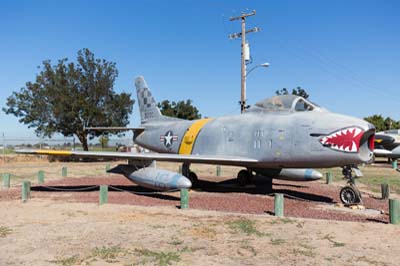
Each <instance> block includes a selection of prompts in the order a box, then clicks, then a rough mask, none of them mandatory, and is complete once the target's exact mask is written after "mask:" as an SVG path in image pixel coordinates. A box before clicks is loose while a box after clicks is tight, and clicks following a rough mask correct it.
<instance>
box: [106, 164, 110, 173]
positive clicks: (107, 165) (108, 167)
mask: <svg viewBox="0 0 400 266" xmlns="http://www.w3.org/2000/svg"><path fill="white" fill-rule="evenodd" d="M110 167H111V166H110V164H109V163H108V164H106V173H107V174H109V173H108V172H107V171H108V170H110Z"/></svg>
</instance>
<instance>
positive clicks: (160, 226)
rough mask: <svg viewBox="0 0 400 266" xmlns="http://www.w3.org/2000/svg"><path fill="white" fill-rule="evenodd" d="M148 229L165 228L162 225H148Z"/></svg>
mask: <svg viewBox="0 0 400 266" xmlns="http://www.w3.org/2000/svg"><path fill="white" fill-rule="evenodd" d="M150 227H151V228H153V229H164V228H165V226H164V225H158V224H156V225H150Z"/></svg>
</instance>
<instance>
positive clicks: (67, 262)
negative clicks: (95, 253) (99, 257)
mask: <svg viewBox="0 0 400 266" xmlns="http://www.w3.org/2000/svg"><path fill="white" fill-rule="evenodd" d="M80 261H81V259H80V258H79V256H78V255H74V256H71V257H67V258H60V259H57V260H51V261H49V262H50V263H54V264H56V265H61V266H71V265H76V264H78V262H80Z"/></svg>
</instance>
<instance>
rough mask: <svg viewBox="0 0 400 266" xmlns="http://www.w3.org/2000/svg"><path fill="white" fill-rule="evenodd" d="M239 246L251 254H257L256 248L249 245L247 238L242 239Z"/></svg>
mask: <svg viewBox="0 0 400 266" xmlns="http://www.w3.org/2000/svg"><path fill="white" fill-rule="evenodd" d="M240 248H242V249H245V250H247V251H249V252H251V254H252V255H253V256H257V251H256V249H255V248H254V247H253V246H252V245H250V243H249V241H248V240H245V241H243V242H242V245H241V246H240ZM239 253H240V252H239Z"/></svg>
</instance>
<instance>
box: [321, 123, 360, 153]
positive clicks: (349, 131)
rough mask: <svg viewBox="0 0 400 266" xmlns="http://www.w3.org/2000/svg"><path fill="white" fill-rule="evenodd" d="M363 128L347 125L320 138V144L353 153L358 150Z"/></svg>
mask: <svg viewBox="0 0 400 266" xmlns="http://www.w3.org/2000/svg"><path fill="white" fill-rule="evenodd" d="M363 132H364V131H363V130H362V129H360V128H358V127H349V128H345V129H341V130H338V131H335V132H332V133H331V134H329V135H328V136H325V137H323V138H321V139H320V142H321V144H322V145H324V146H327V147H330V148H331V149H333V150H337V151H343V152H349V153H354V152H358V149H359V144H360V139H361V137H362V135H363Z"/></svg>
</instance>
